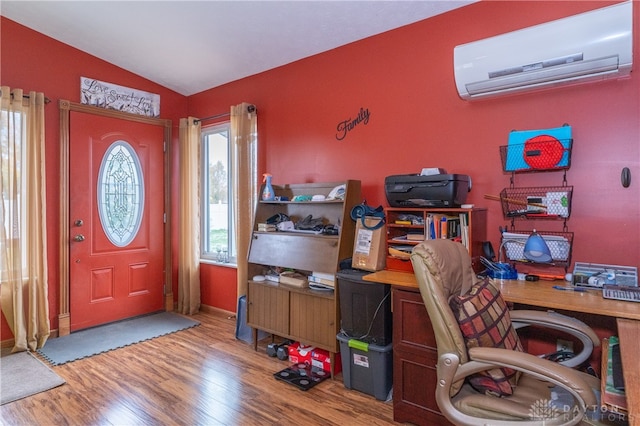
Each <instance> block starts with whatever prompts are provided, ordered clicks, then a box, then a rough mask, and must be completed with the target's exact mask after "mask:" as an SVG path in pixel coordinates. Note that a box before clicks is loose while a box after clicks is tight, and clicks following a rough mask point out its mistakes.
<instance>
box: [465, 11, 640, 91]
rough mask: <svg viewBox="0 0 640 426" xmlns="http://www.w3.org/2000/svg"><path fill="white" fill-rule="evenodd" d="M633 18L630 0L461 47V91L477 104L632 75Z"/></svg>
mask: <svg viewBox="0 0 640 426" xmlns="http://www.w3.org/2000/svg"><path fill="white" fill-rule="evenodd" d="M632 17H633V13H632V2H631V1H626V2H624V3H619V4H615V5H613V6H608V7H605V8H602V9H597V10H593V11H590V12H586V13H582V14H579V15H574V16H570V17H568V18H563V19H559V20H557V21H551V22H547V23H544V24H540V25H536V26H533V27H529V28H525V29H522V30H518V31H514V32H510V33H506V34H501V35H498V36H495V37H491V38H487V39H483V40H479V41H475V42H471V43H467V44H462V45H459V46H456V47H455V48H454V50H453V61H454V70H455V79H456V86H457V88H458V93H459V94H460V97H461V98H462V99H467V100H473V99H482V98H487V97H493V96H498V95H503V94H511V93H515V92H521V91H528V90H535V89H542V88H549V87H552V86H559V85H564V84H571V83H581V82H587V81H594V80H604V79H608V78H619V77H623V76H626V75H628V74H629V73H630V72H631V65H632V62H633V61H632V26H633V22H632V21H633V19H632Z"/></svg>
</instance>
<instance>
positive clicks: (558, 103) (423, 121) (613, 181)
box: [0, 1, 640, 335]
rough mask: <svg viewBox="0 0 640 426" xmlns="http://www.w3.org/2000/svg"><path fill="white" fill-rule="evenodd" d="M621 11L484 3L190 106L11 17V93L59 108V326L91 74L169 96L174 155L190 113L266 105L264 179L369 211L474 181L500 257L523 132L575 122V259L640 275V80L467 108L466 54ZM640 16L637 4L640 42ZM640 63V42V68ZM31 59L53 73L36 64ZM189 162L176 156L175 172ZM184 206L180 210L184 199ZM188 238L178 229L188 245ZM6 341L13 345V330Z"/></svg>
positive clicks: (219, 290)
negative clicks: (395, 180) (69, 170)
mask: <svg viewBox="0 0 640 426" xmlns="http://www.w3.org/2000/svg"><path fill="white" fill-rule="evenodd" d="M608 4H611V2H601V1H584V2H580V1H571V2H566V1H557V2H544V1H532V2H529V1H518V2H513V3H511V4H509V5H508V7H505V6H506V5H505V3H504V2H492V1H482V2H479V3H475V4H473V5H470V6H467V7H464V8H462V9H459V10H455V11H453V12H450V13H446V14H443V15H440V16H437V17H435V18H432V19H428V20H425V21H422V22H418V23H416V24H413V25H409V26H406V27H403V28H400V29H397V30H393V31H389V32H387V33H384V34H381V35H378V36H375V37H371V38H368V39H365V40H362V41H359V42H356V43H352V44H350V45H347V46H344V47H341V48H338V49H334V50H332V51H329V52H325V53H323V54H319V55H316V56H313V57H310V58H306V59H303V60H300V61H297V62H294V63H291V64H288V65H286V66H283V67H279V68H276V69H273V70H270V71H267V72H264V73H261V74H257V75H255V76H251V77H248V78H245V79H242V80H238V81H236V82H233V83H229V84H227V85H224V86H221V87H217V88H214V89H211V90H207V91H205V92H202V93H199V94H196V95H193V96H190V97H188V98H185V97H183V96H181V95H178V94H176V93H174V92H171V91H169V90H167V89H164V88H162V87H160V86H158V85H155V84H153V83H150V82H149V81H147V80H145V79H143V78H140V77H138V76H135V75H133V74H131V73H129V72H127V71H124V70H122V69H120V68H117V67H115V66H113V65H110V64H108V63H105V62H103V61H100V60H98V59H96V58H94V57H92V56H89V55H87V54H85V53H83V52H80V51H78V50H75V49H72V48H70V47H68V46H65V45H63V44H61V43H58V42H56V41H54V40H51V39H49V38H47V37H44V36H42V35H41V34H38V33H35V32H33V31H31V30H28V29H26V28H24V27H22V26H20V25H17V24H15V23H13V22H11V21H8V20H6V19H5V18H2V21H1V22H2V28H1V31H2V33H1V34H2V52H1V54H2V67H1V72H2V74H1V75H0V76H1V81H2V84H3V85H9V86H12V87H22V88H24V89H27V90H38V91H44V92H45V93H46V95H47V96H48V97H49V98H51V99H52V100H54V103H53V104H51V105H49V107H48V108H47V117H46V119H47V132H46V137H47V150H48V152H47V154H48V155H47V158H48V159H50V160H49V162H48V164H47V168H48V182H49V183H50V185H49V187H48V191H49V193H48V200H49V206H48V207H49V219H48V220H49V222H48V226H49V245H50V247H49V260H50V263H51V267H50V273H49V274H50V277H49V282H50V305H51V312H52V314H51V316H52V326H53V327H54V328H55V327H57V320H56V318H57V312H58V295H57V289H58V275H57V274H58V269H57V267H58V266H57V263H58V240H59V236H58V229H57V228H58V187H59V180H58V173H59V171H58V168H59V159H58V142H57V141H58V110H57V105H55V103H56V101H57V100H58V99H59V98H65V99H70V100H72V101H78V100H79V89H78V85H79V78H80V76H81V75H86V76H89V77H93V78H97V79H100V80H104V81H109V82H113V83H115V84H120V85H124V86H129V87H135V88H138V89H141V90H147V91H150V92H153V93H159V94H160V95H161V97H162V104H161V106H162V116H163V117H166V118H170V119H172V120H173V121H174V146H175V143H176V138H177V135H178V132H177V123H178V118H179V117H181V116H186V115H187V113H188V114H189V115H193V116H196V117H205V116H210V115H214V114H219V113H222V112H227V111H229V106H230V105H234V104H238V103H240V102H243V101H246V102H251V103H254V104H255V105H256V106H257V107H258V132H259V141H260V153H259V164H260V170H261V172H264V171H269V172H270V173H272V174H273V175H274V182H275V183H285V182H308V181H338V180H343V179H347V178H349V179H360V180H361V181H362V184H363V196H364V198H366V200H367V202H368V203H369V204H372V205H379V204H383V205H384V204H386V200H385V195H384V178H385V176H388V175H392V174H404V173H416V172H418V171H420V169H422V168H423V167H442V168H445V169H446V170H447V171H448V172H449V173H460V174H468V175H470V176H471V177H472V179H473V190H472V191H471V192H470V193H469V198H468V202H470V203H474V204H476V205H478V206H483V207H487V208H488V209H489V224H488V235H489V238H490V239H491V240H492V241H493V244H494V246H495V247H497V244H498V242H499V231H498V226H499V225H506V224H507V222H506V221H505V220H504V219H503V217H502V211H501V208H500V205H499V203H497V202H494V201H489V200H485V199H484V195H485V194H499V192H500V191H501V190H502V188H504V187H507V186H509V175H506V174H504V173H503V172H502V169H501V163H500V155H499V146H500V145H505V144H506V143H507V136H508V133H509V131H511V130H513V129H536V128H546V127H555V126H559V125H562V124H563V123H568V124H570V125H572V126H573V134H574V145H573V146H574V148H573V152H572V167H571V169H570V170H569V171H568V173H567V180H568V184H570V185H573V186H574V192H573V210H572V215H571V219H570V220H569V222H568V227H569V230H570V231H573V232H575V245H574V249H573V259H574V260H575V261H580V262H597V263H613V264H621V265H634V266H637V265H638V259H639V258H640V249H639V244H640V243H639V242H640V202H639V201H638V200H639V195H640V194H639V191H638V181H639V179H640V105H639V103H640V101H639V95H638V94H639V93H640V78H638V76H637V75H636V74H637V72H635V73H634V74H633V76H632V77H631V78H629V79H626V80H620V81H610V82H604V83H596V84H589V85H583V86H575V87H568V88H562V89H557V90H553V91H547V92H540V93H533V94H523V95H519V96H515V97H508V98H498V99H494V100H488V101H482V102H465V101H462V100H460V98H459V97H458V95H457V93H456V89H455V85H454V79H453V65H452V64H453V48H454V46H456V45H457V44H460V43H465V42H469V41H473V40H477V39H480V38H484V37H489V36H492V35H496V34H499V33H503V32H507V31H512V30H515V29H518V28H522V27H526V26H530V25H534V24H538V23H541V22H545V21H548V20H552V19H557V18H561V17H564V16H569V15H572V14H576V13H580V12H583V11H586V10H591V9H595V8H599V7H603V6H605V5H608ZM639 7H640V4H638V2H636V1H634V27H635V28H636V34H637V33H638V30H637V28H638V16H639V15H640V12H639V10H640V8H639ZM488 23H491V24H488ZM636 40H637V37H636ZM283 48H286V46H283ZM639 53H640V52H639V48H638V43H635V45H634V57H635V58H636V65H635V68H636V69H637V68H638V64H637V62H638V58H640V55H639ZM31 60H37V61H38V63H39V64H42V65H41V66H32V65H31V64H29V61H31ZM361 108H365V109H368V110H369V112H370V119H369V122H368V123H367V124H364V123H360V124H359V125H358V126H356V127H355V128H354V130H353V131H351V132H349V133H348V135H347V137H346V138H345V139H343V140H341V141H339V140H337V139H336V126H337V124H338V123H339V122H341V121H343V120H346V119H354V118H356V116H357V114H358V112H359V111H360V109H361ZM174 153H177V147H176V148H175V149H174ZM176 165H177V156H174V170H177V167H176ZM623 167H629V168H630V169H631V173H632V184H631V186H630V187H629V188H627V189H624V188H622V186H621V185H620V171H621V169H622V168H623ZM174 173H175V172H174ZM561 180H562V176H561V174H560V175H559V174H558V173H549V174H534V175H523V176H518V181H517V185H518V186H522V187H526V186H547V185H549V186H557V185H559V184H560V183H561ZM174 182H175V175H174ZM174 185H175V184H174ZM174 189H175V186H174ZM173 197H174V206H175V201H176V200H177V198H178V194H177V193H176V192H175V191H174V193H173ZM176 211H177V208H174V212H176ZM176 219H177V218H176ZM560 225H561V224H559V223H542V224H541V225H540V226H539V227H538V228H539V229H550V230H553V229H551V228H554V227H557V226H560ZM176 237H177V234H176V231H175V230H174V241H175V238H176ZM176 261H177V257H176V256H175V255H174V276H175V268H176ZM175 281H176V280H175V279H174V292H175V293H176V294H177V289H176V282H175ZM235 289H236V274H235V270H234V269H231V268H224V267H217V266H212V265H203V267H202V302H203V303H204V304H207V305H211V306H215V307H218V308H221V309H225V310H228V311H235V309H236V305H237V295H236V290H235ZM3 321H4V320H3ZM2 332H3V335H5V333H6V325H5V324H4V322H3V328H2Z"/></svg>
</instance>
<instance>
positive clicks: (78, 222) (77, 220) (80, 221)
mask: <svg viewBox="0 0 640 426" xmlns="http://www.w3.org/2000/svg"><path fill="white" fill-rule="evenodd" d="M73 224H74V225H75V226H82V225H84V222H83V221H82V219H76V221H75V222H73Z"/></svg>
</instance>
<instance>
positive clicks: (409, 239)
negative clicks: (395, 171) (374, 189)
mask: <svg viewBox="0 0 640 426" xmlns="http://www.w3.org/2000/svg"><path fill="white" fill-rule="evenodd" d="M385 216H386V218H387V247H395V248H400V249H405V250H406V251H409V252H410V251H411V248H412V246H414V245H416V244H418V243H420V241H422V240H424V239H433V238H449V239H455V240H458V241H460V242H461V243H462V244H464V245H465V247H467V250H469V254H470V255H471V261H472V265H473V268H474V270H475V271H476V272H480V271H482V270H483V269H484V267H483V266H482V264H481V263H480V256H482V242H483V241H486V239H487V209H485V208H472V209H463V208H437V209H435V208H434V209H423V208H400V207H397V208H396V207H393V208H392V207H388V208H386V209H385ZM386 265H387V266H386V269H389V270H396V271H407V272H413V267H412V266H411V261H410V260H406V259H405V260H402V259H399V258H397V257H394V256H391V255H389V256H388V257H387V263H386Z"/></svg>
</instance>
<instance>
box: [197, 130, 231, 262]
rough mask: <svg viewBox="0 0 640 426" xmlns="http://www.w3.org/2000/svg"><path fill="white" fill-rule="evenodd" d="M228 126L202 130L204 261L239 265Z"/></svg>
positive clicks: (202, 252)
mask: <svg viewBox="0 0 640 426" xmlns="http://www.w3.org/2000/svg"><path fill="white" fill-rule="evenodd" d="M229 147H230V141H229V123H224V124H219V125H216V126H213V127H209V128H206V129H202V151H201V152H202V173H201V179H202V198H201V200H202V203H201V209H202V211H201V217H202V234H201V235H202V237H201V242H202V251H201V257H202V259H203V260H209V261H215V262H221V263H233V264H235V263H236V244H235V232H234V227H233V190H232V184H231V182H232V173H233V170H232V167H231V160H230V158H231V157H230V150H229Z"/></svg>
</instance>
